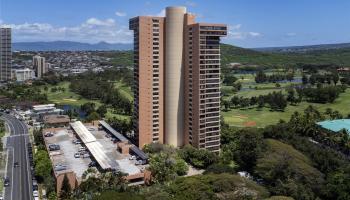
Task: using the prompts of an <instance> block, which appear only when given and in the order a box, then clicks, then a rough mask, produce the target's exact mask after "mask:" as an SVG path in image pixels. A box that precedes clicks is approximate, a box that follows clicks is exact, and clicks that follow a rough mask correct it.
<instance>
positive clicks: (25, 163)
mask: <svg viewBox="0 0 350 200" xmlns="http://www.w3.org/2000/svg"><path fill="white" fill-rule="evenodd" d="M2 118H3V119H4V120H5V123H6V124H7V125H8V128H9V129H10V133H11V134H10V136H9V137H7V143H6V148H7V151H8V162H7V166H6V169H7V172H6V174H7V177H9V179H10V186H8V187H5V194H4V199H6V200H31V199H32V189H31V188H32V178H31V173H30V165H29V157H28V149H27V145H28V143H29V137H28V129H27V126H26V124H25V123H23V122H22V121H20V120H18V119H16V118H15V117H13V116H11V115H8V114H3V115H2ZM14 162H18V163H19V167H16V168H14Z"/></svg>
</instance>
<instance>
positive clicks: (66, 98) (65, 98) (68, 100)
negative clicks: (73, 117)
mask: <svg viewBox="0 0 350 200" xmlns="http://www.w3.org/2000/svg"><path fill="white" fill-rule="evenodd" d="M69 84H70V83H69V82H61V83H59V84H58V85H57V86H48V90H47V91H45V90H44V87H41V92H42V93H46V94H47V98H48V100H49V101H51V102H53V103H55V104H61V105H72V106H80V105H82V104H84V103H87V102H94V103H95V104H96V105H97V106H100V105H101V103H100V101H97V100H93V101H91V100H88V99H85V98H83V97H81V96H80V95H78V94H76V93H74V92H72V91H70V89H69ZM53 87H63V88H65V91H63V92H62V91H57V92H52V91H51V88H53Z"/></svg>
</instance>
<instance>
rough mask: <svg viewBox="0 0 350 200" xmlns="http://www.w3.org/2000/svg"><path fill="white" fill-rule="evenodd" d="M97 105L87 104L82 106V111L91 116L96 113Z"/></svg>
mask: <svg viewBox="0 0 350 200" xmlns="http://www.w3.org/2000/svg"><path fill="white" fill-rule="evenodd" d="M95 106H96V104H95V103H93V102H87V103H84V104H83V105H81V106H80V109H81V110H82V111H84V112H85V113H86V114H87V115H90V114H91V113H92V112H94V111H95Z"/></svg>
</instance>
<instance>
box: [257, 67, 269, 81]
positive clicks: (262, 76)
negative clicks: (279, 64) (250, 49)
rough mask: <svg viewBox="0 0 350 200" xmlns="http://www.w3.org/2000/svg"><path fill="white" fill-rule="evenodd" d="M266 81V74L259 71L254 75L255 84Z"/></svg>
mask: <svg viewBox="0 0 350 200" xmlns="http://www.w3.org/2000/svg"><path fill="white" fill-rule="evenodd" d="M266 81H267V76H266V74H265V73H264V71H262V70H259V71H258V72H257V73H256V76H255V82H256V83H263V82H266Z"/></svg>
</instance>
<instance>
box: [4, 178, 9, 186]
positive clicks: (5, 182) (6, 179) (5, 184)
mask: <svg viewBox="0 0 350 200" xmlns="http://www.w3.org/2000/svg"><path fill="white" fill-rule="evenodd" d="M4 186H5V187H7V186H10V179H9V178H8V177H6V178H5V179H4Z"/></svg>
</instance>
